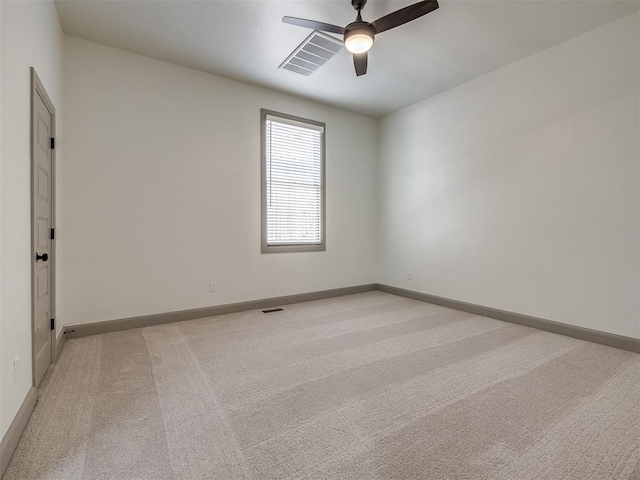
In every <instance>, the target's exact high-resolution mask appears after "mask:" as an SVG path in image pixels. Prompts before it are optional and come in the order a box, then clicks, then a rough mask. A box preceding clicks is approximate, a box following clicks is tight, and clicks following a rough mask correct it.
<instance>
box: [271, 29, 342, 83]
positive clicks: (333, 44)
mask: <svg viewBox="0 0 640 480" xmlns="http://www.w3.org/2000/svg"><path fill="white" fill-rule="evenodd" d="M343 48H344V44H343V43H342V41H341V40H338V39H337V38H335V37H332V36H331V35H326V34H324V33H322V32H319V31H317V30H314V31H313V32H311V35H309V36H308V37H307V38H306V39H305V41H304V42H302V43H301V44H300V45H298V47H297V48H296V49H295V50H294V51H293V53H292V54H291V55H289V56H288V57H287V59H286V60H285V61H284V62H282V64H281V65H280V67H279V68H284V69H285V70H289V71H290V72H294V73H299V74H300V75H304V76H305V77H308V76H309V75H311V74H312V73H313V72H315V71H316V70H317V69H318V68H319V67H321V66H322V65H324V64H325V63H327V61H328V60H330V59H331V58H332V57H333V56H334V55H335V54H336V53H338V52H339V51H340V50H342V49H343Z"/></svg>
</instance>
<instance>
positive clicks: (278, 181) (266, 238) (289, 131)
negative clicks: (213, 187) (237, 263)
mask: <svg viewBox="0 0 640 480" xmlns="http://www.w3.org/2000/svg"><path fill="white" fill-rule="evenodd" d="M261 118H262V253H273V252H311V251H318V250H325V221H324V219H325V216H324V210H325V201H324V192H325V188H324V179H325V175H324V156H325V155H324V145H325V142H324V123H320V122H314V121H311V120H306V119H304V118H298V117H292V116H291V115H285V114H282V113H276V112H271V111H268V110H262V112H261Z"/></svg>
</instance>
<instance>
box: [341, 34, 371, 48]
mask: <svg viewBox="0 0 640 480" xmlns="http://www.w3.org/2000/svg"><path fill="white" fill-rule="evenodd" d="M372 45H373V34H372V33H371V32H370V31H369V30H365V29H358V30H351V31H350V32H347V34H346V35H345V39H344V46H345V47H347V50H349V51H350V52H351V53H365V52H368V51H369V49H370V48H371V46H372Z"/></svg>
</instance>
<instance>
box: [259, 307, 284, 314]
mask: <svg viewBox="0 0 640 480" xmlns="http://www.w3.org/2000/svg"><path fill="white" fill-rule="evenodd" d="M282 310H283V309H282V308H270V309H269V310H262V313H273V312H282Z"/></svg>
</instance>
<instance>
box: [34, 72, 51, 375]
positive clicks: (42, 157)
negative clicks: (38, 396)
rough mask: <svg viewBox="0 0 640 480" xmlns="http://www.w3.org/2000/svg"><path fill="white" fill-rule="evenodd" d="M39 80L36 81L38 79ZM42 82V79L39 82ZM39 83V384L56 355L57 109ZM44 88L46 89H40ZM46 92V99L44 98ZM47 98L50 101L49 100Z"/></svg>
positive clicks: (36, 211)
mask: <svg viewBox="0 0 640 480" xmlns="http://www.w3.org/2000/svg"><path fill="white" fill-rule="evenodd" d="M34 81H35V80H34ZM37 83H39V82H37ZM41 85H42V84H39V87H40V88H38V86H36V87H35V88H34V94H33V106H32V108H33V119H32V125H31V127H32V129H33V132H32V133H33V135H32V142H33V145H32V149H33V150H32V152H33V153H32V154H33V165H32V168H33V170H32V194H33V199H32V202H33V203H32V208H33V217H32V218H33V225H32V232H33V242H32V244H33V249H32V253H33V258H32V260H33V276H32V278H33V293H32V294H33V314H34V317H33V322H34V325H33V350H34V354H33V357H34V375H35V378H34V383H35V386H36V387H37V386H38V384H39V383H40V380H42V376H43V375H44V372H45V371H46V370H47V367H49V364H50V363H51V358H52V346H53V340H52V334H51V330H52V318H53V315H52V299H53V296H52V281H53V277H52V270H53V268H52V264H53V260H52V258H51V255H52V248H51V228H52V217H53V148H52V147H53V145H52V143H53V141H52V137H53V123H54V114H55V113H54V110H53V107H51V108H50V107H48V106H47V103H49V104H50V101H49V100H48V98H46V93H44V89H43V88H42V87H41ZM40 90H42V91H40ZM43 95H44V96H45V98H46V100H45V99H43ZM45 101H46V102H47V103H45Z"/></svg>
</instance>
